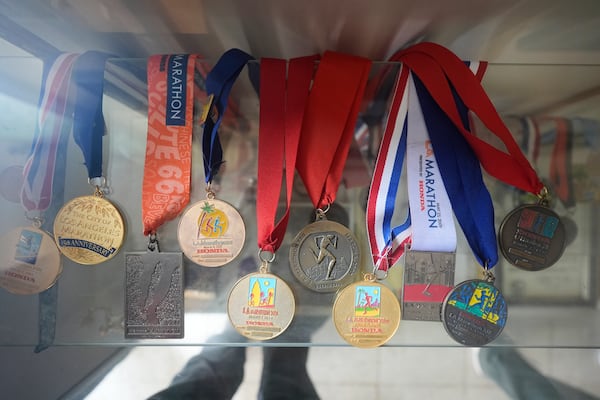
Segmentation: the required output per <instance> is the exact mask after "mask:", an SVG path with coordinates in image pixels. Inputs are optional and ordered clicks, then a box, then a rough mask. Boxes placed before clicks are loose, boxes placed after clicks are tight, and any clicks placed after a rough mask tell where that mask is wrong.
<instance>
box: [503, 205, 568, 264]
mask: <svg viewBox="0 0 600 400" xmlns="http://www.w3.org/2000/svg"><path fill="white" fill-rule="evenodd" d="M565 240H566V233H565V228H564V225H563V224H562V222H561V221H560V217H559V216H558V215H557V214H556V213H555V212H554V211H552V210H551V209H549V208H548V207H544V206H541V205H536V204H529V205H523V206H520V207H518V208H516V209H515V210H513V211H512V212H511V213H509V214H508V215H507V216H506V218H504V221H502V224H501V225H500V230H499V234H498V242H499V246H500V250H501V251H502V254H503V255H504V257H505V258H506V259H507V260H508V261H509V262H510V263H511V264H513V265H514V266H516V267H518V268H521V269H523V270H526V271H539V270H542V269H545V268H548V267H549V266H551V265H552V264H554V263H555V262H556V261H557V260H558V259H559V258H560V256H561V255H562V253H563V251H564V249H565Z"/></svg>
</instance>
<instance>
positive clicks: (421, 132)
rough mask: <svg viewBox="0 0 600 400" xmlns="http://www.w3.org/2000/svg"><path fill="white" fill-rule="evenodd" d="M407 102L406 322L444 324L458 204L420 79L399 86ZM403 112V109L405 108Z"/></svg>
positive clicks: (411, 77) (451, 283) (404, 294)
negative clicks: (453, 199)
mask: <svg viewBox="0 0 600 400" xmlns="http://www.w3.org/2000/svg"><path fill="white" fill-rule="evenodd" d="M396 90H397V91H398V90H401V91H406V92H408V93H407V95H405V94H404V93H403V92H398V93H397V94H396V97H402V98H404V99H407V101H408V105H407V107H406V116H405V117H404V115H402V118H406V122H405V124H406V125H405V126H406V129H405V133H404V130H403V131H402V134H406V142H407V143H406V169H407V187H408V201H409V209H410V218H411V231H412V236H411V244H410V248H407V249H406V252H405V256H404V282H403V289H402V308H403V315H402V317H403V318H404V319H413V320H425V321H440V318H441V317H440V311H441V308H442V302H443V301H444V298H445V297H446V294H448V292H449V291H450V290H451V289H452V287H453V286H454V258H455V254H454V252H455V251H456V229H455V227H454V218H453V210H452V205H451V203H450V199H449V198H448V193H447V191H446V185H445V181H444V179H443V176H442V172H441V171H440V169H441V166H440V165H439V162H438V159H437V157H436V153H435V152H434V151H433V145H432V143H431V138H430V135H429V129H428V126H427V124H426V122H425V119H426V118H427V115H425V112H424V110H423V109H422V107H421V102H420V100H419V97H418V94H417V90H416V87H415V82H414V76H413V74H410V76H409V78H408V81H407V82H406V85H398V86H396ZM400 110H403V107H400Z"/></svg>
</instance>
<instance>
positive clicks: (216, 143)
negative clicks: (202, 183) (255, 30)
mask: <svg viewBox="0 0 600 400" xmlns="http://www.w3.org/2000/svg"><path fill="white" fill-rule="evenodd" d="M253 59H254V57H252V56H251V55H249V54H247V53H246V52H244V51H242V50H240V49H231V50H228V51H226V52H225V53H223V55H222V56H221V57H220V58H219V60H218V61H217V63H216V64H215V66H214V67H213V68H212V70H211V71H210V72H209V73H208V75H207V77H206V93H207V94H208V95H213V96H214V98H213V100H212V105H214V106H215V108H216V110H217V120H216V121H214V120H213V119H212V118H211V116H210V114H209V116H208V117H207V118H206V121H205V122H204V132H203V134H202V152H203V154H204V176H205V180H206V183H207V184H208V183H210V182H212V180H213V178H214V176H215V175H216V174H217V172H218V170H219V167H220V166H221V164H222V163H223V148H222V147H221V141H220V140H219V126H221V121H222V119H223V115H225V110H226V109H227V101H228V99H229V93H230V92H231V88H232V87H233V84H234V83H235V81H236V79H237V77H238V75H239V74H240V72H241V71H242V69H243V68H244V66H245V65H246V63H247V62H248V61H250V60H253Z"/></svg>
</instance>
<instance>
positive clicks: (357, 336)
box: [333, 274, 400, 349]
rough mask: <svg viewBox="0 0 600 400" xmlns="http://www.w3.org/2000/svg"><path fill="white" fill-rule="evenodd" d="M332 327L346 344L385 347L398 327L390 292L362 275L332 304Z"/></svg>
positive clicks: (394, 300)
mask: <svg viewBox="0 0 600 400" xmlns="http://www.w3.org/2000/svg"><path fill="white" fill-rule="evenodd" d="M333 323H334V325H335V328H336V329H337V331H338V333H339V335H340V336H341V337H342V339H344V340H345V341H346V342H348V343H349V344H351V345H352V346H355V347H360V348H364V349H369V348H374V347H378V346H381V345H383V344H385V343H387V341H388V340H390V338H391V337H392V336H394V334H395V333H396V330H397V329H398V325H399V324H400V303H398V299H397V298H396V295H395V294H394V292H392V291H391V290H390V289H388V288H387V287H386V286H384V285H382V284H380V283H377V282H376V281H375V275H373V274H366V275H365V280H364V281H363V282H356V283H353V284H351V285H349V286H347V287H345V288H343V289H342V290H341V291H340V292H339V293H338V295H337V297H336V299H335V302H334V304H333Z"/></svg>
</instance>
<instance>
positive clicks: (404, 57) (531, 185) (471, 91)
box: [392, 43, 544, 194]
mask: <svg viewBox="0 0 600 400" xmlns="http://www.w3.org/2000/svg"><path fill="white" fill-rule="evenodd" d="M392 61H401V62H403V63H405V64H406V65H407V66H408V67H409V68H410V69H411V70H412V71H413V72H414V73H415V74H416V75H417V76H418V77H419V78H420V79H421V81H422V82H423V84H424V85H425V86H426V87H427V90H428V91H429V92H430V93H431V95H432V96H433V98H434V99H435V101H436V102H437V103H438V105H439V106H440V108H441V109H442V110H444V112H445V113H446V114H447V115H448V117H449V118H450V120H451V121H452V122H453V123H454V124H455V125H456V127H457V128H458V129H459V131H460V132H461V133H462V135H463V136H464V137H465V139H466V140H467V141H468V142H469V145H470V146H471V148H472V149H473V151H474V152H475V153H476V154H477V157H478V158H479V161H480V163H481V165H482V166H483V168H484V169H485V170H486V171H487V172H488V173H489V174H490V175H492V176H494V177H495V178H497V179H499V180H501V181H503V182H505V183H507V184H509V185H512V186H515V187H517V188H519V189H521V190H524V191H527V192H530V193H535V194H539V193H541V191H542V189H543V187H544V185H543V183H542V182H541V180H540V178H539V177H538V175H537V173H536V172H535V170H534V169H533V167H532V166H531V165H530V164H529V161H527V158H526V157H525V155H524V154H523V153H522V151H521V149H520V147H519V145H518V144H517V142H516V141H515V139H514V138H513V136H512V134H511V133H510V131H509V130H508V128H507V127H506V125H505V124H504V122H503V121H502V119H501V118H500V116H499V115H498V112H497V111H496V109H495V108H494V105H493V104H492V102H491V100H490V99H489V97H488V96H487V94H486V93H485V91H484V89H483V87H482V86H481V83H480V82H479V80H478V77H476V76H474V75H473V73H472V72H471V71H470V70H469V68H468V67H467V66H466V65H465V64H464V63H463V62H462V61H461V60H460V59H459V58H458V57H457V56H456V55H455V54H454V53H452V52H451V51H450V50H448V49H446V48H444V47H442V46H440V45H438V44H435V43H419V44H416V45H414V46H411V47H409V48H407V49H405V50H401V51H399V52H398V53H396V54H395V55H394V57H393V58H392ZM450 85H452V87H454V89H455V90H456V92H457V94H458V95H459V96H460V98H461V99H462V101H463V102H464V103H465V105H466V106H467V107H468V108H469V109H470V110H471V111H472V112H473V113H474V114H475V115H477V117H478V118H479V119H480V120H481V121H482V123H483V124H484V125H485V126H486V127H487V128H488V129H489V130H490V131H491V132H492V133H493V134H494V135H495V136H497V137H498V138H499V139H500V140H501V141H502V142H503V144H504V146H505V147H506V150H507V151H506V152H505V151H502V150H499V149H497V148H496V147H494V146H492V145H490V144H488V143H486V142H485V141H483V140H482V139H479V138H478V137H477V136H475V135H474V134H473V133H472V132H471V131H470V130H469V129H468V128H467V127H465V126H463V124H462V122H461V120H460V116H459V113H458V110H457V108H456V103H455V101H454V98H453V96H452V92H451V89H450Z"/></svg>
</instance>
